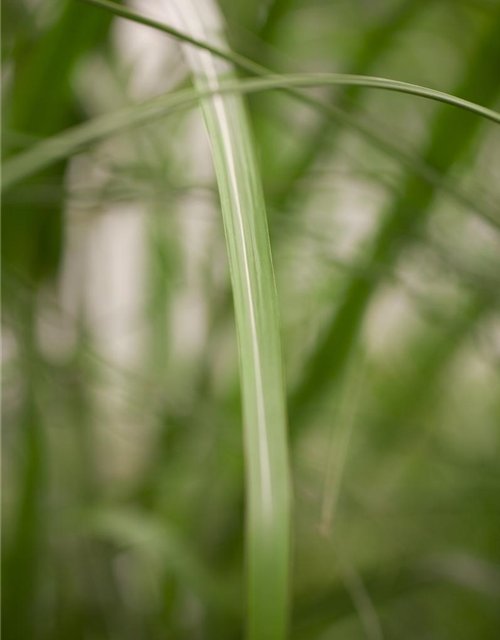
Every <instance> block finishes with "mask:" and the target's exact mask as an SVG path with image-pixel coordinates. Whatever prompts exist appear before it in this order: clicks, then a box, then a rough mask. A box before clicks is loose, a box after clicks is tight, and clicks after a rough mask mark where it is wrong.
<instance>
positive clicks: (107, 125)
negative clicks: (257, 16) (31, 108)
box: [2, 73, 500, 226]
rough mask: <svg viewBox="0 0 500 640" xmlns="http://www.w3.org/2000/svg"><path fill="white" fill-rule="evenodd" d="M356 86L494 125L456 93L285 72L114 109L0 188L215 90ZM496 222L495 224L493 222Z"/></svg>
mask: <svg viewBox="0 0 500 640" xmlns="http://www.w3.org/2000/svg"><path fill="white" fill-rule="evenodd" d="M328 85H338V86H356V87H366V88H372V89H383V90H387V91H393V92H397V93H406V94H410V95H414V96H419V97H421V98H427V99H429V100H435V101H437V102H443V103H445V104H449V105H452V106H455V107H458V108H460V109H462V110H465V111H469V112H471V113H474V114H476V115H479V116H481V117H482V118H485V119H487V120H490V121H492V122H494V123H495V124H500V114H499V113H497V112H496V111H493V110H492V109H488V108H486V107H483V106H481V105H478V104H475V103H473V102H470V101H467V100H463V99H461V98H458V97H456V96H452V95H450V94H447V93H444V92H442V91H435V90H434V89H429V88H427V87H421V86H418V85H414V84H409V83H406V82H400V81H397V80H388V79H386V78H371V77H369V76H351V75H344V74H314V73H306V74H289V75H282V76H272V77H267V78H250V79H244V80H232V81H230V82H227V81H225V82H224V83H222V84H220V85H218V86H217V87H216V88H208V89H207V88H206V87H205V88H204V89H202V90H201V89H200V90H194V89H185V90H181V91H176V92H174V93H170V94H167V95H165V96H159V97H157V98H154V99H152V100H149V101H147V102H144V103H142V104H139V105H134V106H133V107H128V108H126V109H122V110H120V111H118V112H115V113H112V114H109V115H108V114H107V115H105V116H99V117H97V118H94V119H93V120H90V121H88V122H86V123H84V124H82V125H80V126H78V127H74V128H73V129H69V130H68V131H66V132H63V133H61V134H60V135H58V136H54V138H51V139H48V140H44V141H43V142H40V143H39V144H37V145H34V146H33V147H32V148H31V149H28V150H27V151H25V152H23V153H20V154H18V155H17V156H15V157H14V158H12V159H9V160H7V161H6V162H5V164H4V165H3V175H2V178H3V180H2V191H6V190H7V189H8V188H10V187H11V186H12V185H14V184H16V183H17V182H19V181H20V180H22V179H24V178H26V177H28V176H29V175H31V174H32V173H35V172H36V171H39V170H40V169H42V168H44V167H46V166H48V165H50V164H52V163H54V162H56V161H57V160H60V159H61V158H65V157H67V156H69V155H71V154H73V153H75V152H76V151H78V150H79V149H81V148H82V147H84V146H86V145H89V144H92V143H95V142H98V141H99V140H102V139H104V138H106V137H108V136H111V135H115V134H117V133H120V132H122V131H124V130H126V129H127V128H129V127H132V126H138V125H140V124H144V123H146V122H150V121H152V120H154V119H157V118H159V117H161V116H163V115H165V114H166V113H168V112H170V111H174V110H177V109H181V108H185V107H187V106H190V105H192V104H194V103H195V102H197V101H198V100H203V98H208V97H210V96H213V95H215V94H231V93H234V94H237V93H254V92H257V91H266V90H271V89H288V88H289V87H316V86H328ZM498 224H500V223H497V226H498Z"/></svg>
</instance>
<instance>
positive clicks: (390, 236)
mask: <svg viewBox="0 0 500 640" xmlns="http://www.w3.org/2000/svg"><path fill="white" fill-rule="evenodd" d="M499 33H500V13H499V14H498V15H497V19H496V20H495V21H492V22H491V24H490V25H489V26H488V29H487V32H486V34H485V36H484V38H483V40H482V42H481V44H480V46H479V48H478V51H477V53H476V55H475V58H474V59H473V60H472V61H471V64H470V65H469V67H468V68H467V71H466V73H465V76H464V77H463V79H462V80H461V81H460V82H459V84H458V86H457V88H456V90H455V92H454V93H456V94H458V95H464V96H467V97H468V98H470V99H471V100H477V101H479V102H481V103H482V104H492V103H494V101H495V99H496V97H497V96H498V94H499V93H500V83H499V81H498V69H499V65H500V38H499V37H498V36H499ZM477 131H478V121H477V120H476V119H473V118H466V117H464V116H463V114H462V113H459V112H458V111H454V112H453V113H451V112H448V110H444V109H441V110H439V112H438V113H437V114H436V116H435V118H434V121H433V123H432V125H431V128H430V137H429V141H428V143H427V146H426V148H425V149H424V151H423V154H422V157H423V160H424V162H425V163H426V164H428V165H430V166H432V167H434V168H435V169H437V170H438V171H439V172H441V173H446V172H447V171H448V170H449V169H450V168H451V167H452V166H453V164H454V162H455V161H456V160H457V159H458V158H460V157H461V156H462V155H463V153H464V152H465V150H466V149H467V148H468V146H469V145H470V144H471V142H472V140H473V139H474V136H475V134H476V133H477ZM437 194H438V190H437V189H436V187H434V186H433V185H431V184H429V183H428V182H426V181H425V180H422V179H420V178H419V177H418V176H413V175H410V176H408V177H407V179H406V184H405V185H404V188H403V189H402V191H401V193H400V194H398V196H397V197H396V199H395V200H394V201H393V203H392V205H391V206H390V209H389V211H388V212H387V215H386V216H385V218H384V220H383V222H382V224H381V226H380V229H379V231H378V235H377V238H376V239H375V242H374V245H373V248H372V250H371V254H370V255H369V256H368V258H367V267H368V268H370V269H371V270H373V271H374V272H376V271H377V269H378V268H379V267H380V266H384V267H390V266H391V265H392V264H394V263H395V261H396V260H397V257H398V256H399V255H400V253H401V250H402V248H403V247H404V246H405V243H408V242H409V241H410V240H411V238H412V237H413V236H414V234H415V233H416V231H417V230H418V229H419V228H422V226H423V224H424V222H425V220H426V219H427V217H428V216H429V214H430V211H431V205H432V204H433V202H434V199H435V197H436V195H437ZM377 286H378V283H377V281H376V280H371V281H369V280H367V279H364V278H359V277H354V278H353V279H352V281H351V283H350V284H349V286H348V287H347V291H346V294H345V296H344V299H343V302H342V304H341V306H340V308H339V309H335V311H334V312H333V314H332V316H331V319H330V321H329V322H328V323H327V325H326V328H325V330H324V333H323V336H322V337H321V338H320V340H319V341H318V343H317V345H316V348H315V349H314V350H313V352H312V353H311V355H310V358H309V360H308V362H307V366H306V371H305V373H304V376H303V378H302V381H301V382H300V383H299V385H298V386H297V388H296V389H295V391H294V394H293V398H292V413H293V415H294V418H295V419H296V425H299V424H302V423H303V418H304V416H305V414H306V413H307V412H308V410H309V409H310V408H311V407H312V406H313V405H314V404H315V402H316V401H317V400H318V399H319V398H320V396H321V394H322V393H323V392H324V391H325V390H326V389H327V388H328V387H329V386H330V385H331V384H333V383H335V382H337V381H338V379H339V377H340V376H341V375H342V373H343V372H344V370H345V366H346V364H347V362H348V360H349V358H350V356H351V354H352V352H353V350H354V347H355V343H356V340H357V336H358V333H359V330H360V327H361V324H362V321H363V318H364V316H365V311H366V309H367V307H368V304H369V302H370V300H371V297H372V295H373V293H374V292H375V290H376V289H377Z"/></svg>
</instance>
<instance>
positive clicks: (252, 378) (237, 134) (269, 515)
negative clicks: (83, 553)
mask: <svg viewBox="0 0 500 640" xmlns="http://www.w3.org/2000/svg"><path fill="white" fill-rule="evenodd" d="M172 13H173V16H174V20H175V21H176V22H177V23H178V24H179V25H182V27H183V28H184V29H185V30H186V31H188V32H190V31H191V30H192V31H193V33H195V34H200V35H202V36H203V38H204V39H205V40H207V41H210V40H211V39H212V38H214V39H215V38H218V37H220V36H218V35H217V34H219V33H220V31H221V29H222V19H221V17H220V16H219V13H218V9H217V6H216V5H215V4H213V3H212V2H211V0H206V1H202V2H200V1H193V2H191V1H190V0H189V1H186V0H179V1H174V2H173V3H172ZM186 55H187V59H188V61H189V64H190V67H191V70H192V73H193V78H194V83H195V85H196V87H198V88H199V89H200V90H203V89H206V88H207V87H208V88H209V89H211V90H214V91H216V90H217V89H218V87H219V85H220V81H221V77H226V76H227V75H230V74H231V71H232V70H231V67H230V66H229V65H227V64H226V63H222V62H221V61H220V60H217V59H214V58H213V57H212V55H211V54H209V53H207V52H202V51H200V50H187V51H186ZM201 106H202V110H203V115H204V119H205V125H206V127H207V131H208V135H209V138H210V143H211V147H212V155H213V159H214V163H215V169H216V175H217V181H218V185H219V191H220V198H221V204H222V215H223V220H224V228H225V234H226V242H227V251H228V258H229V267H230V272H231V282H232V290H233V298H234V306H235V315H236V328H237V335H238V346H239V359H240V372H241V387H242V398H243V414H244V436H245V437H244V443H245V444H244V446H245V458H246V465H247V483H246V490H247V539H246V547H247V606H248V609H247V635H248V637H249V638H250V639H251V640H266V639H269V640H280V639H284V638H285V636H286V633H287V622H288V609H289V605H288V599H289V590H290V586H289V573H290V568H289V565H290V535H291V521H290V506H291V505H290V500H291V495H290V491H291V490H290V471H289V463H288V445H287V434H286V432H287V418H286V396H285V385H284V378H283V370H282V357H281V345H280V333H279V321H278V304H277V296H276V288H275V283H274V273H273V266H272V259H271V251H270V244H269V235H268V229H267V218H266V210H265V205H264V199H263V195H262V189H261V184H260V177H259V174H258V169H257V164H256V160H255V157H254V150H253V141H252V138H251V132H250V127H249V123H248V120H247V115H246V112H245V108H244V104H243V101H242V99H241V98H240V97H239V96H229V97H222V96H214V97H211V98H206V99H204V100H203V101H202V103H201Z"/></svg>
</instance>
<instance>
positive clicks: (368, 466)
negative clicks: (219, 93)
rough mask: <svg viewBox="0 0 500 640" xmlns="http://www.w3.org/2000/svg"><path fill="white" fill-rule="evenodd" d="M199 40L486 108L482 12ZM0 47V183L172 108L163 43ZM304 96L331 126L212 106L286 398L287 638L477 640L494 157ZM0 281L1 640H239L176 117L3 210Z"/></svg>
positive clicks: (220, 254)
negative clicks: (149, 113) (103, 126)
mask: <svg viewBox="0 0 500 640" xmlns="http://www.w3.org/2000/svg"><path fill="white" fill-rule="evenodd" d="M130 6H132V5H130ZM133 6H134V8H135V9H136V10H140V11H142V12H144V13H146V14H148V15H152V16H156V17H159V19H163V20H167V18H166V16H165V15H163V14H162V13H161V10H160V9H161V7H158V6H157V5H156V4H155V3H151V2H140V3H137V4H134V5H133ZM221 8H222V10H223V12H224V16H225V19H226V22H227V37H228V39H229V41H230V43H231V47H232V48H233V49H234V50H235V51H237V52H239V53H241V54H244V55H246V56H247V57H248V58H251V59H252V60H255V61H256V62H258V63H260V64H262V65H264V66H266V67H268V68H271V69H273V70H276V71H279V72H283V73H284V72H299V71H301V72H309V71H322V72H345V73H356V74H366V75H377V76H383V77H388V78H395V79H400V80H404V81H408V82H414V83H417V84H421V85H425V86H429V87H434V88H437V89H440V90H443V91H447V92H449V93H452V94H454V95H457V96H460V97H462V98H466V99H469V100H472V101H475V102H477V103H479V104H482V105H485V106H489V107H491V108H496V109H497V110H498V108H499V105H500V103H499V98H500V3H499V2H498V1H497V0H378V1H377V2H368V1H367V0H354V1H352V2H347V1H345V0H313V1H309V2H305V1H304V0H275V1H274V2H258V1H257V0H255V1H254V2H248V1H243V0H240V1H235V0H232V1H231V2H229V0H224V1H223V2H221ZM2 23H3V29H4V33H3V38H2V62H3V72H4V77H3V92H4V107H3V148H4V151H3V154H4V159H6V160H8V159H9V158H10V157H13V156H14V154H17V153H19V152H21V151H23V150H25V149H27V148H29V147H30V146H31V145H33V144H34V143H36V142H37V141H39V140H40V139H43V138H46V137H49V136H51V135H54V134H55V133H57V132H60V131H62V130H64V129H65V128H67V127H69V126H71V125H74V124H77V123H80V122H84V121H86V120H89V119H91V118H92V117H95V116H98V115H101V114H105V113H112V112H113V111H114V110H118V109H119V108H121V107H125V106H127V105H130V104H133V103H135V102H138V101H140V100H144V99H147V98H149V97H152V96H155V95H159V94H160V93H163V92H167V91H174V90H176V89H179V88H185V87H187V86H190V82H191V81H190V76H189V70H188V69H187V67H186V66H185V62H184V58H183V57H182V54H181V51H180V47H179V43H177V42H175V41H174V40H172V39H171V38H169V37H168V36H166V35H165V34H162V33H159V32H156V31H154V30H151V29H149V28H148V27H146V26H142V25H137V24H133V23H130V22H125V21H124V20H120V19H112V16H111V15H110V14H108V13H106V12H104V11H101V10H99V9H97V8H95V7H92V6H88V5H85V4H83V3H80V2H77V1H76V0H43V1H37V2H34V1H30V2H27V1H20V0H16V1H14V0H6V1H5V2H4V3H3V20H2ZM308 91H309V93H310V95H311V96H314V97H315V98H318V99H321V100H322V101H324V102H325V103H329V104H331V105H332V106H334V107H335V113H336V117H335V118H332V117H331V114H329V113H328V112H322V111H314V110H311V109H309V108H307V105H304V104H300V103H299V102H297V101H294V100H292V99H291V98H290V96H288V95H285V94H284V93H278V92H265V93H259V94H258V95H257V94H256V95H250V96H247V97H245V98H244V99H245V101H246V102H247V105H248V110H249V115H250V119H251V123H252V128H253V132H254V137H255V143H256V146H257V151H258V164H259V167H260V171H261V176H262V180H263V184H264V191H265V200H266V204H267V210H268V218H269V226H270V231H271V245H272V250H273V256H274V265H275V271H276V279H277V288H278V297H279V307H280V321H281V333H282V342H283V351H284V364H285V370H286V378H287V390H288V395H289V402H288V407H289V421H290V453H291V458H292V471H293V488H294V504H293V542H294V544H293V556H294V557H293V563H292V576H291V584H290V589H291V594H292V615H291V617H292V620H291V624H290V632H289V635H290V637H291V638H294V639H295V638H296V639H302V638H304V639H306V638H307V639H309V638H318V640H319V639H322V640H326V639H330V638H332V639H335V638H342V639H349V640H351V639H352V640H357V639H358V638H368V639H369V640H379V639H380V638H385V639H387V640H390V639H394V640H396V639H399V638H403V637H404V638H405V639H408V640H413V639H415V640H417V639H424V638H425V639H426V640H428V639H434V638H435V639H436V640H438V639H439V640H445V639H447V638H449V639H450V640H451V639H453V640H469V639H472V638H481V639H485V640H486V639H489V638H491V639H493V638H496V637H497V635H498V628H499V626H500V566H499V563H500V545H499V543H498V541H499V536H500V513H499V507H498V495H499V491H500V470H499V464H498V459H499V447H500V431H499V428H498V425H499V424H500V394H499V393H498V389H499V388H500V387H499V382H500V380H499V377H500V376H499V369H498V367H499V364H500V344H499V335H500V325H499V313H498V310H499V306H498V305H499V298H498V291H499V288H498V287H499V283H500V213H499V211H500V209H499V206H498V205H499V203H500V188H499V184H498V179H497V176H498V175H499V171H500V155H499V153H498V149H499V148H500V129H499V128H498V127H496V126H495V125H494V124H492V123H489V122H485V121H482V120H480V119H479V118H478V117H477V116H475V115H472V114H468V113H462V112H459V111H457V110H454V109H453V108H451V107H449V106H445V105H438V104H435V103H430V102H426V101H423V100H421V99H418V98H414V97H410V96H402V95H394V94H388V93H385V92H374V91H369V90H365V89H360V88H332V89H329V88H327V87H321V88H318V89H315V90H308ZM2 261H3V268H2V300H3V334H4V338H3V345H4V349H3V351H4V362H3V398H4V399H3V559H2V580H3V589H2V592H3V604H2V608H3V631H4V634H5V638H9V639H10V638H12V639H16V640H28V639H29V640H32V639H34V638H36V639H40V640H49V639H50V640H52V639H54V638H56V639H61V640H62V639H65V638H73V639H75V640H78V639H80V638H81V639H82V640H83V639H85V640H90V639H92V640H101V639H113V640H114V639H120V640H122V639H123V640H126V639H127V638H130V639H131V640H132V638H133V639H134V640H136V639H139V638H141V639H145V640H146V639H147V640H157V639H158V640H160V639H163V638H179V639H181V638H182V639H183V638H190V639H191V638H194V639H196V638H200V639H204V638H218V639H219V638H220V639H221V640H222V639H224V638H228V639H233V638H239V637H241V635H242V626H243V622H242V620H243V617H244V610H243V609H244V606H243V603H244V589H245V581H244V576H245V572H244V543H245V535H244V444H243V440H242V426H241V413H242V408H241V401H240V391H239V377H238V361H237V353H236V337H235V331H234V319H233V312H232V300H231V296H230V294H229V291H230V289H229V274H228V267H227V261H226V257H225V245H224V234H223V229H222V222H221V216H220V205H219V201H218V195H217V189H216V186H215V181H214V173H213V167H212V161H211V158H210V153H209V148H208V143H207V138H206V134H205V132H204V129H203V122H202V120H201V115H200V111H199V109H192V110H189V111H182V112H178V113H175V114H173V115H169V116H168V117H165V118H162V119H160V120H156V121H155V122H154V123H151V124H146V125H143V126H142V127H140V128H134V129H130V130H128V131H126V132H124V133H122V134H120V135H116V136H113V137H110V138H108V139H106V140H104V141H103V142H100V143H98V144H94V145H92V146H89V147H86V148H84V149H81V150H80V151H79V153H77V154H75V155H73V156H72V157H71V158H68V159H66V160H64V161H61V162H59V163H58V164H57V165H53V166H52V167H50V168H47V169H44V170H43V171H42V172H39V173H38V174H36V175H33V176H32V177H30V178H29V179H26V180H25V181H23V182H22V183H20V184H18V185H16V186H14V187H12V188H10V189H9V190H7V191H6V192H5V193H4V194H3V217H2Z"/></svg>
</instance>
